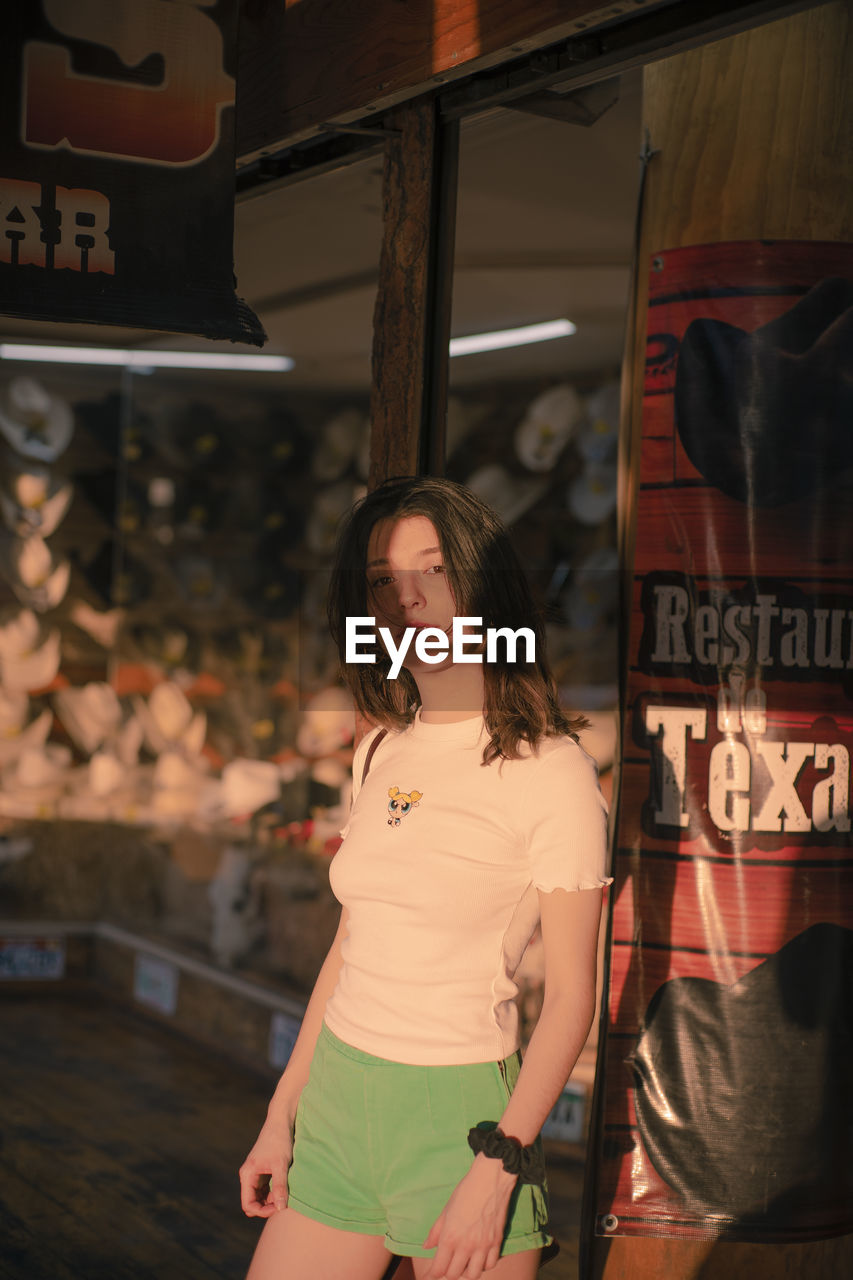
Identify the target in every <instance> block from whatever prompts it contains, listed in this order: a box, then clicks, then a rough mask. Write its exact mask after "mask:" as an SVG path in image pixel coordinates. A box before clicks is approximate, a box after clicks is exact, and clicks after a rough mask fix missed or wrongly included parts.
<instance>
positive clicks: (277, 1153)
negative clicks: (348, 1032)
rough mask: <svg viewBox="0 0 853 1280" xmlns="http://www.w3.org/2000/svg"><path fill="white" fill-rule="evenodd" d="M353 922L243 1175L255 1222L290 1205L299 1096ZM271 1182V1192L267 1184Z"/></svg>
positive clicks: (333, 956)
mask: <svg viewBox="0 0 853 1280" xmlns="http://www.w3.org/2000/svg"><path fill="white" fill-rule="evenodd" d="M348 924H349V920H348V916H347V912H346V910H345V909H344V910H342V911H341V919H340V924H339V925H338V931H337V933H336V934H335V938H334V941H333V943H332V945H331V947H330V948H329V952H328V955H327V956H326V959H325V960H324V961H323V967H322V968H321V970H320V972H319V974H318V975H317V981H316V982H315V983H314V990H313V992H312V993H311V999H310V1000H309V1001H308V1008H307V1009H306V1010H305V1016H304V1017H303V1019H302V1027H301V1028H300V1031H299V1035H298V1036H297V1038H296V1043H295V1044H294V1046H293V1052H292V1053H291V1055H290V1060H289V1061H288V1064H287V1066H286V1067H285V1070H284V1074H283V1075H282V1077H281V1079H280V1080H279V1082H278V1084H277V1085H276V1089H275V1093H274V1094H273V1096H272V1098H271V1099H270V1104H269V1107H268V1108H267V1118H266V1121H265V1122H264V1125H263V1128H262V1129H261V1131H260V1133H259V1134H258V1139H257V1141H256V1143H255V1145H254V1146H253V1147H252V1150H251V1151H250V1152H249V1154H248V1156H247V1157H246V1160H245V1162H244V1163H243V1165H242V1166H241V1169H240V1194H241V1201H242V1205H243V1212H244V1213H245V1214H247V1216H248V1217H250V1218H269V1217H271V1216H272V1214H273V1213H275V1211H276V1210H277V1209H283V1208H284V1207H285V1205H286V1204H287V1171H288V1169H289V1168H290V1161H291V1159H292V1156H293V1124H294V1121H295V1119H296V1107H297V1105H298V1103H299V1095H300V1094H301V1093H302V1090H303V1089H304V1087H305V1084H306V1082H307V1080H308V1072H309V1069H310V1067H311V1059H312V1058H313V1056H314V1046H315V1045H316V1043H317V1037H318V1036H319V1034H320V1028H321V1026H322V1025H323V1015H324V1014H325V1012H326V1004H327V1003H328V1000H329V997H330V996H331V994H332V992H333V991H334V989H335V986H336V984H337V981H338V974H339V973H340V969H341V945H342V943H343V940H344V938H345V937H346V934H347V928H348ZM267 1179H269V1190H267V1184H266V1180H267Z"/></svg>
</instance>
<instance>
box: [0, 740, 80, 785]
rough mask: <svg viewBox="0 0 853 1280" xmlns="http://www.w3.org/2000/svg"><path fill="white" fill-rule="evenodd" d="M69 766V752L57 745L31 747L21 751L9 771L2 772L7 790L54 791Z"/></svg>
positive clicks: (53, 743)
mask: <svg viewBox="0 0 853 1280" xmlns="http://www.w3.org/2000/svg"><path fill="white" fill-rule="evenodd" d="M70 766H71V751H70V750H69V748H68V747H64V746H62V745H60V744H59V743H55V742H49V743H46V744H39V745H31V746H28V747H26V748H25V749H24V750H23V751H21V753H20V755H18V756H17V757H16V759H15V763H14V765H13V766H12V768H11V769H9V770H8V771H6V772H4V775H3V782H4V785H5V788H6V789H7V790H11V789H12V788H16V789H17V788H19V787H21V788H24V789H25V790H28V791H41V790H44V789H47V790H50V791H52V792H53V791H55V790H56V789H57V787H59V786H61V784H62V782H63V779H64V777H65V775H66V774H67V772H68V770H69V768H70Z"/></svg>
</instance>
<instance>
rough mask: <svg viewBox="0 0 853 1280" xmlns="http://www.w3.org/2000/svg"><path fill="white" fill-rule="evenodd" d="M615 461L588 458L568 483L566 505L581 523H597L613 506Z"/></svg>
mask: <svg viewBox="0 0 853 1280" xmlns="http://www.w3.org/2000/svg"><path fill="white" fill-rule="evenodd" d="M616 496H617V470H616V463H615V462H590V463H588V464H587V466H586V467H585V468H584V470H583V471H582V472H581V473H580V475H579V476H577V477H576V478H575V479H574V480H573V481H572V483H571V485H570V486H569V492H568V495H567V498H568V506H569V510H570V511H571V513H572V515H573V516H574V517H575V519H576V520H579V521H580V522H581V524H601V523H602V522H603V521H604V520H606V519H607V518H608V517H609V516H611V515H612V514H613V512H614V511H615V510H616Z"/></svg>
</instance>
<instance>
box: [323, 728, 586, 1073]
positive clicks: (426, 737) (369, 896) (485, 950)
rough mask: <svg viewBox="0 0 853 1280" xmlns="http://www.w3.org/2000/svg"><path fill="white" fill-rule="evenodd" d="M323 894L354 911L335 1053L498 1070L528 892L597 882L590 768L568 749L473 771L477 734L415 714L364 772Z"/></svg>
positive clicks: (358, 762)
mask: <svg viewBox="0 0 853 1280" xmlns="http://www.w3.org/2000/svg"><path fill="white" fill-rule="evenodd" d="M377 732H378V730H374V731H373V732H372V733H370V734H368V735H367V736H366V737H365V738H364V739H363V741H362V742H361V743H360V744H359V747H358V750H357V751H356V753H355V760H354V762H353V780H354V782H353V802H352V808H351V811H350V817H349V822H348V824H347V826H346V827H345V828H344V830H343V832H342V833H341V834H342V835H343V837H344V840H343V844H342V845H341V847H340V849H339V850H338V852H337V854H336V855H335V857H334V859H333V861H332V865H331V871H330V880H331V885H332V889H333V891H334V893H335V896H336V897H337V898H338V900H339V901H340V902H341V904H342V905H343V906H344V907H346V908H347V910H348V911H349V933H348V935H347V937H346V938H345V940H344V943H343V950H342V957H343V964H342V967H341V972H340V977H339V979H338V983H337V986H336V987H335V990H334V992H333V994H332V996H331V997H330V999H329V1002H328V1004H327V1006H326V1014H325V1017H326V1023H327V1025H328V1027H329V1029H330V1030H331V1031H332V1032H333V1033H334V1034H335V1035H336V1036H338V1038H339V1039H341V1040H343V1041H345V1042H346V1043H347V1044H350V1045H353V1046H354V1047H355V1048H358V1049H362V1050H364V1051H365V1052H366V1053H372V1054H375V1055H376V1056H378V1057H381V1058H388V1059H391V1060H392V1061H395V1062H406V1063H416V1064H421V1065H444V1064H454V1063H455V1064H462V1063H468V1062H485V1061H494V1060H496V1059H500V1058H505V1057H507V1056H508V1055H509V1054H511V1053H513V1052H514V1051H515V1050H516V1049H517V1048H518V1044H519V1031H518V1016H517V1010H516V1006H515V1004H514V997H515V995H516V991H517V987H516V984H515V982H514V981H513V974H514V972H515V970H516V968H517V966H518V963H519V961H520V960H521V957H522V954H523V952H524V949H525V947H526V946H527V943H528V941H529V940H530V937H531V934H532V933H533V931H534V929H535V928H536V925H537V924H538V921H539V899H538V894H537V890H539V889H542V890H545V891H549V890H553V889H557V888H560V889H569V890H575V889H591V888H596V887H598V886H604V885H605V884H607V883H609V880H608V879H607V878H606V875H605V871H606V849H607V841H606V821H607V819H606V808H605V804H604V800H603V798H602V795H601V792H600V791H599V788H598V778H597V771H596V766H595V762H594V761H593V760H592V759H591V758H590V757H589V756H588V755H587V754H586V752H585V751H583V750H582V748H581V747H579V746H578V744H577V743H576V742H575V741H574V739H572V738H568V737H558V738H545V739H543V740H542V741H541V742H540V744H539V747H538V751H537V752H536V753H535V754H534V753H533V752H532V751H529V750H527V751H526V752H525V755H524V756H523V758H521V759H519V760H497V761H494V762H493V763H492V764H490V765H486V766H484V765H483V764H482V756H483V747H484V745H485V742H486V737H485V730H484V725H483V719H482V717H481V716H479V717H477V718H476V719H475V720H463V721H459V722H457V723H455V724H430V723H427V724H425V723H424V722H423V721H422V720H421V718H420V714H418V716H417V718H416V719H415V721H414V723H413V724H412V725H410V726H409V727H408V728H407V729H405V730H404V731H403V732H401V733H389V734H388V735H387V737H385V738H384V739H383V740H382V742H380V744H379V746H378V747H377V749H376V752H375V754H374V756H373V760H372V762H371V766H370V770H369V772H368V775H367V778H366V779H365V783H364V786H363V787H360V786H359V783H360V779H361V772H362V769H363V767H364V760H365V757H366V754H367V751H368V749H369V747H370V744H371V742H372V740H373V738H374V737H375V736H376V733H377Z"/></svg>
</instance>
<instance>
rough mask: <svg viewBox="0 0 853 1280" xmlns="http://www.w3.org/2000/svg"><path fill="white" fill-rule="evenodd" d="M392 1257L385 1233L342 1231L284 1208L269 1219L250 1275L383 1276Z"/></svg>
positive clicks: (361, 1279)
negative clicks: (387, 1247) (370, 1233)
mask: <svg viewBox="0 0 853 1280" xmlns="http://www.w3.org/2000/svg"><path fill="white" fill-rule="evenodd" d="M390 1261H391V1255H390V1254H389V1252H388V1250H387V1249H386V1248H385V1244H384V1242H383V1237H382V1236H365V1235H361V1234H360V1233H359V1232H357V1231H338V1229H337V1228H336V1227H327V1226H326V1224H325V1223H323V1222H314V1221H313V1219H312V1218H306V1217H304V1216H303V1215H302V1214H301V1213H297V1212H296V1210H295V1209H282V1210H281V1211H280V1212H279V1213H276V1214H273V1216H272V1217H271V1218H268V1219H267V1222H266V1225H265V1227H264V1229H263V1231H262V1232H261V1238H260V1240H259V1241H258V1246H257V1248H256V1250H255V1256H254V1257H253V1258H252V1265H251V1266H250V1268H249V1274H248V1275H247V1277H246V1280H342V1277H344V1276H346V1278H347V1280H381V1277H382V1275H383V1273H384V1271H385V1269H386V1267H387V1266H388V1263H389V1262H390Z"/></svg>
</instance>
